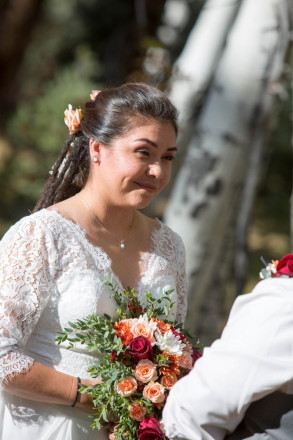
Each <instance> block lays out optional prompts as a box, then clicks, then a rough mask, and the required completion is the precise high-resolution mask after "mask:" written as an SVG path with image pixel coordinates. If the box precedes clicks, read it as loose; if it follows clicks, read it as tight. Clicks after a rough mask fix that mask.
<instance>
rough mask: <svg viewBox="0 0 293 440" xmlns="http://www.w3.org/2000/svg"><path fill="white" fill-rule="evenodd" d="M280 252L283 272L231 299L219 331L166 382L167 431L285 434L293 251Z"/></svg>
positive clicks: (290, 428)
mask: <svg viewBox="0 0 293 440" xmlns="http://www.w3.org/2000/svg"><path fill="white" fill-rule="evenodd" d="M283 259H284V260H286V261H285V263H284V265H283V266H284V267H283V272H282V270H280V272H277V273H276V274H273V275H272V276H273V277H272V278H269V279H265V280H263V281H261V282H259V283H258V284H257V285H256V287H255V288H254V290H253V291H252V292H251V293H250V294H246V295H241V296H239V297H238V298H237V299H236V301H235V303H234V305H233V307H232V310H231V313H230V316H229V319H228V322H227V325H226V327H225V328H224V331H223V333H222V336H221V338H220V339H218V340H216V341H215V342H214V343H213V344H212V345H211V347H209V348H205V350H204V353H203V356H202V357H201V358H200V359H199V360H198V361H197V362H196V364H195V366H194V367H193V369H192V370H191V372H190V373H189V374H188V375H187V376H185V377H184V378H182V379H181V380H180V381H178V382H177V383H176V384H175V385H174V387H173V388H172V390H171V392H170V394H169V397H168V399H167V403H166V405H165V408H164V412H163V419H162V424H163V426H164V428H165V432H166V435H167V437H168V438H170V439H174V438H176V439H188V440H222V439H226V440H228V439H229V440H240V439H249V440H252V439H253V440H256V439H259V440H260V439H261V440H271V439H272V440H292V438H293V279H292V278H290V277H291V276H292V275H293V272H292V266H293V256H292V255H289V256H286V257H284V258H283ZM283 259H282V260H283ZM282 260H281V261H282ZM281 261H280V263H281ZM280 263H279V264H280ZM289 266H290V268H289V269H288V267H289ZM290 270H291V271H290ZM284 276H285V277H286V278H285V277H284Z"/></svg>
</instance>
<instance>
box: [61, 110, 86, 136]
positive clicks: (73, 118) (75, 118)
mask: <svg viewBox="0 0 293 440" xmlns="http://www.w3.org/2000/svg"><path fill="white" fill-rule="evenodd" d="M64 115H65V118H64V122H65V124H66V125H67V127H68V128H69V132H70V134H74V133H75V132H76V131H77V129H78V127H79V125H80V121H81V120H82V117H83V114H82V111H81V110H80V109H78V108H77V109H76V110H73V109H72V105H71V104H68V109H66V110H65V112H64Z"/></svg>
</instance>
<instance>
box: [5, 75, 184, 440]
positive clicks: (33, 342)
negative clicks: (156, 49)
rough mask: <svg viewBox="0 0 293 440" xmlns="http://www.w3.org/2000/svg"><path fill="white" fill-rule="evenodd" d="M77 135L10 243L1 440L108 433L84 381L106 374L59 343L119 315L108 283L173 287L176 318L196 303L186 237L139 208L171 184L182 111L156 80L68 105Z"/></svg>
mask: <svg viewBox="0 0 293 440" xmlns="http://www.w3.org/2000/svg"><path fill="white" fill-rule="evenodd" d="M65 114H66V119H65V122H66V123H67V125H68V126H69V129H70V133H71V135H70V137H69V139H68V140H67V142H66V144H65V147H64V149H63V150H62V152H61V154H60V156H59V158H58V159H57V161H56V163H55V164H54V166H53V168H52V171H51V176H50V178H49V179H48V182H47V184H46V186H45V189H44V192H43V194H42V196H41V198H40V200H39V202H38V203H37V205H36V208H35V212H34V213H33V214H32V215H29V216H27V217H24V218H23V219H21V220H20V221H19V222H17V223H16V224H15V225H14V226H13V227H11V228H10V230H9V231H8V232H7V233H6V235H5V236H4V238H3V239H2V241H1V242H0V304H1V308H0V387H1V390H2V391H1V393H0V419H1V425H0V440H11V439H21V440H59V439H60V440H83V439H86V440H91V439H95V440H103V439H107V438H108V434H107V431H106V430H105V429H104V430H103V431H93V430H92V429H91V428H90V425H91V419H90V418H89V415H90V413H91V412H93V409H92V407H93V403H92V401H91V399H90V397H89V396H88V395H87V394H84V393H83V394H81V393H79V391H78V386H79V381H80V382H81V383H83V384H86V385H92V384H94V383H97V380H93V379H91V377H90V375H89V373H88V369H89V367H90V366H91V365H92V364H93V357H92V354H91V353H89V352H87V351H86V349H85V347H84V346H83V345H81V346H78V345H77V346H75V347H74V348H71V349H69V350H68V349H67V348H66V344H65V343H64V344H63V345H62V344H61V345H60V346H58V345H57V344H56V342H55V338H56V336H57V332H59V331H62V330H63V329H64V326H66V323H67V322H68V321H74V320H76V319H79V318H84V317H85V316H88V315H89V314H92V313H97V314H103V313H108V314H109V315H111V316H115V303H114V300H113V299H112V298H111V296H110V295H111V292H110V291H109V288H108V287H107V286H105V285H104V284H103V283H102V282H103V280H104V278H105V277H106V276H107V275H108V276H109V275H110V276H111V277H112V279H113V281H114V283H115V284H116V285H117V286H118V287H119V288H120V289H123V287H124V288H127V287H128V286H131V287H134V288H136V290H137V291H138V292H139V295H141V294H142V292H143V291H145V290H149V291H150V292H151V293H152V295H153V296H157V295H158V294H159V290H160V288H161V287H162V288H164V289H169V288H170V287H171V288H173V289H174V292H173V298H172V299H173V301H174V302H175V306H174V307H173V309H172V311H173V316H170V319H174V320H177V321H179V322H182V321H183V320H184V317H185V312H186V279H185V253H184V247H183V244H182V241H181V239H180V237H179V236H178V235H177V234H175V233H174V232H173V231H172V230H171V229H170V228H168V227H167V226H166V225H164V224H162V223H161V222H160V221H158V220H154V219H151V218H148V217H146V216H145V215H143V214H142V213H141V212H140V211H139V210H140V209H142V208H145V207H146V206H147V205H148V204H149V203H150V201H151V200H152V199H153V198H154V197H155V196H156V195H157V194H158V193H159V192H160V191H161V190H162V189H163V188H164V187H165V186H166V185H167V183H168V181H169V178H170V173H171V161H172V159H174V156H175V153H176V136H177V124H176V118H177V111H176V109H175V107H174V106H173V105H172V104H171V102H170V101H169V100H168V99H167V97H166V96H165V95H164V94H163V93H162V92H160V91H159V90H157V89H156V88H154V87H151V86H148V85H145V84H141V83H135V84H133V83H128V84H124V85H122V86H120V87H117V88H109V89H104V90H102V91H101V92H97V91H95V93H93V95H92V100H91V101H89V102H87V103H86V104H85V107H84V109H83V111H82V112H81V111H80V110H76V111H74V110H73V109H72V108H71V107H70V106H69V108H68V110H66V112H65Z"/></svg>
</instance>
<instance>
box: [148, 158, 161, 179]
mask: <svg viewBox="0 0 293 440" xmlns="http://www.w3.org/2000/svg"><path fill="white" fill-rule="evenodd" d="M147 175H148V176H149V177H155V178H156V179H159V178H161V177H162V175H163V169H162V167H161V165H160V164H159V163H157V162H156V163H153V164H151V165H149V167H148V171H147Z"/></svg>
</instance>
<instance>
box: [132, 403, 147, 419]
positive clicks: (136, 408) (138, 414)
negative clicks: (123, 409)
mask: <svg viewBox="0 0 293 440" xmlns="http://www.w3.org/2000/svg"><path fill="white" fill-rule="evenodd" d="M145 414H146V409H145V408H144V406H142V405H141V404H140V403H139V402H133V404H132V405H130V407H129V415H130V417H131V418H132V419H133V420H136V421H137V422H140V421H141V420H142V419H143V418H144V416H145Z"/></svg>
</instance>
